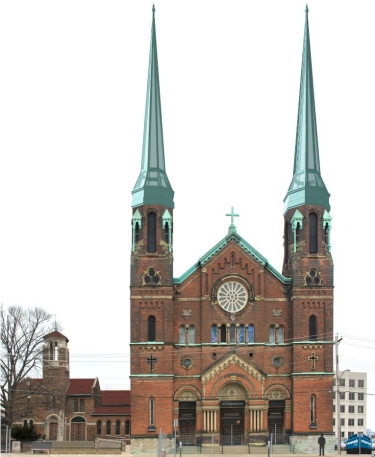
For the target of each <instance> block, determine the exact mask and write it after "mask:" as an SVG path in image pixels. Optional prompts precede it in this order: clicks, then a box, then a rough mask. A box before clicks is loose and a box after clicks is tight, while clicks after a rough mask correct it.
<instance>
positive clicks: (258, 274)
mask: <svg viewBox="0 0 375 457" xmlns="http://www.w3.org/2000/svg"><path fill="white" fill-rule="evenodd" d="M305 21H306V22H305V34H304V48H303V60H302V72H301V85H300V98H299V111H298V123H297V135H296V148H295V162H294V169H293V173H291V177H292V182H291V184H290V186H289V189H288V191H287V195H286V197H285V199H284V201H285V212H284V221H285V222H284V248H283V246H280V249H284V262H283V265H282V268H281V271H282V272H281V273H280V272H279V271H278V270H276V269H275V268H274V267H272V266H271V265H270V264H269V263H268V261H267V259H266V258H265V257H264V256H263V255H262V254H260V253H259V252H258V251H257V250H256V249H255V248H254V247H253V246H252V245H251V244H249V243H248V242H247V241H246V240H245V239H244V238H243V237H242V236H241V235H240V234H239V233H238V232H237V230H236V227H235V223H234V218H235V216H236V214H234V211H233V208H232V211H231V213H230V214H229V216H230V217H231V224H230V226H229V230H228V233H227V234H225V236H224V237H223V238H222V239H221V240H219V241H218V240H213V242H212V244H213V247H212V248H211V249H209V251H208V252H207V253H206V254H204V255H202V257H201V258H200V259H199V260H198V261H197V262H196V264H195V265H193V266H192V267H191V268H190V269H189V270H188V271H187V272H186V273H185V274H184V275H182V276H181V277H180V278H174V277H173V228H174V227H173V211H174V192H173V189H172V186H171V184H170V182H169V179H168V176H167V173H166V167H165V157H164V147H163V128H162V117H161V101H160V91H159V74H158V60H157V47H156V32H155V16H154V12H153V20H152V34H151V49H150V61H149V79H148V88H147V101H146V117H145V124H144V125H145V127H144V128H145V130H144V142H143V151H142V167H141V172H140V174H139V177H138V180H137V182H136V184H135V187H134V189H133V201H132V230H133V232H132V234H133V237H132V253H131V305H130V306H131V405H132V412H133V414H132V451H133V452H135V453H138V452H144V451H148V452H150V451H151V450H154V449H156V446H157V444H156V440H157V437H158V434H159V432H160V431H162V432H163V433H165V434H167V435H168V436H169V437H170V438H171V437H172V436H173V434H174V427H176V429H177V432H178V435H179V436H178V439H179V440H180V441H181V442H182V443H183V445H189V444H195V443H197V442H203V443H204V442H211V441H212V440H214V442H215V443H221V444H225V445H240V444H245V443H247V442H249V441H250V442H251V441H254V442H255V441H259V440H264V439H266V440H267V439H269V438H270V436H271V434H273V441H274V442H276V443H281V442H284V441H286V440H290V441H291V443H293V444H294V445H295V450H296V452H305V453H310V452H311V453H312V452H313V453H315V452H316V449H317V439H318V436H319V435H320V434H321V433H323V434H324V435H325V436H326V439H327V452H328V453H329V452H331V451H332V452H333V443H334V435H333V432H332V416H333V414H332V390H333V262H332V256H331V253H330V230H331V216H330V214H329V211H330V204H329V193H328V191H327V189H326V186H325V184H324V182H323V179H322V176H321V172H320V165H319V150H318V139H317V127H316V118H315V103H314V88H313V78H312V64H311V54H310V38H309V27H308V10H307V8H306V17H305ZM286 127H287V126H286ZM290 128H291V127H290ZM171 160H178V159H177V158H172V159H171ZM217 160H219V159H217ZM270 170H272V169H270ZM269 172H270V171H269ZM275 173H277V170H275ZM287 184H288V183H287V182H286V183H285V185H286V186H287ZM282 192H283V190H282V189H280V198H282ZM275 193H277V192H275ZM193 207H194V202H192V209H193ZM224 210H225V209H224ZM189 223H192V221H191V220H189ZM193 223H194V222H193ZM175 230H179V228H178V227H175ZM198 233H199V227H197V236H198ZM206 233H207V230H206ZM223 235H224V234H223ZM190 242H191V243H194V239H193V238H192V239H191V240H190ZM255 242H256V241H255Z"/></svg>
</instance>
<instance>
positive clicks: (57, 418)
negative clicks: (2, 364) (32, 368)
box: [13, 331, 131, 441]
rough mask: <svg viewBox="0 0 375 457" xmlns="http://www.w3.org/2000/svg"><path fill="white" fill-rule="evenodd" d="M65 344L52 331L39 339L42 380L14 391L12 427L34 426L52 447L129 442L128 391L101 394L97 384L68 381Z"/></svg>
mask: <svg viewBox="0 0 375 457" xmlns="http://www.w3.org/2000/svg"><path fill="white" fill-rule="evenodd" d="M68 343H69V340H68V339H67V338H66V337H65V336H64V335H63V334H61V333H60V332H58V331H54V332H52V333H50V334H48V335H46V336H45V337H44V347H43V377H42V378H38V379H35V378H34V379H33V378H27V379H25V380H24V381H23V382H22V383H21V384H20V385H19V386H18V389H17V397H16V401H15V413H16V416H17V420H16V421H15V422H14V423H13V425H23V424H25V423H26V424H29V425H30V424H34V426H35V430H36V432H37V433H38V434H40V435H41V437H43V438H45V439H46V440H52V441H90V440H93V439H95V438H96V437H102V438H112V439H118V438H127V439H128V440H129V439H130V424H131V415H130V391H129V390H102V389H101V388H100V384H99V379H98V378H90V379H71V378H70V376H69V374H70V373H69V365H70V364H69V349H68Z"/></svg>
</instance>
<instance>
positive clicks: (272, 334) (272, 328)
mask: <svg viewBox="0 0 375 457" xmlns="http://www.w3.org/2000/svg"><path fill="white" fill-rule="evenodd" d="M268 341H269V342H270V343H274V342H275V326H274V325H271V326H270V330H269V338H268Z"/></svg>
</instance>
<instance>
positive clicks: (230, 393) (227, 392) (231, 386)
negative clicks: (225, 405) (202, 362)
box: [218, 380, 250, 401]
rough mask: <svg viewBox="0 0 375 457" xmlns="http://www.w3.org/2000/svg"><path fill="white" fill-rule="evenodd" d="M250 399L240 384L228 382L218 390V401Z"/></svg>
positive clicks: (247, 392) (244, 387) (246, 390)
mask: <svg viewBox="0 0 375 457" xmlns="http://www.w3.org/2000/svg"><path fill="white" fill-rule="evenodd" d="M249 397H250V393H249V391H248V389H247V388H246V386H245V385H244V384H242V383H241V382H238V381H237V380H236V381H233V380H228V381H227V382H226V383H225V384H224V385H222V386H221V387H220V388H219V391H218V399H219V401H224V400H244V401H246V400H247V399H248V398H249Z"/></svg>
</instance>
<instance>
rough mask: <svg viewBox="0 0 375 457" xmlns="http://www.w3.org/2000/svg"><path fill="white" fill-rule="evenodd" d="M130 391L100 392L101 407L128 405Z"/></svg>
mask: <svg viewBox="0 0 375 457" xmlns="http://www.w3.org/2000/svg"><path fill="white" fill-rule="evenodd" d="M130 394H131V391H130V390H102V405H130Z"/></svg>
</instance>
